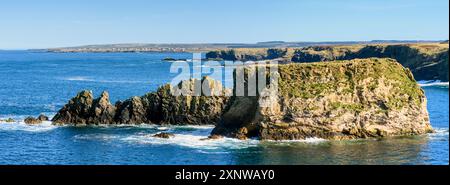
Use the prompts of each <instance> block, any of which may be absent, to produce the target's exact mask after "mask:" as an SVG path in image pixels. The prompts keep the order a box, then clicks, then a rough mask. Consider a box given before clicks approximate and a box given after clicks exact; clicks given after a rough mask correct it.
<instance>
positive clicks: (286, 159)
mask: <svg viewBox="0 0 450 185" xmlns="http://www.w3.org/2000/svg"><path fill="white" fill-rule="evenodd" d="M165 57H172V58H191V57H192V55H191V54H189V53H46V52H33V51H0V119H3V120H4V119H7V118H13V119H15V120H16V121H17V122H16V123H5V122H1V123H0V164H75V165H78V164H231V165H233V164H289V165H292V164H411V165H414V164H447V165H448V164H449V134H448V133H449V91H448V83H447V84H445V83H444V84H442V83H431V84H426V85H422V88H423V89H424V90H425V92H426V96H427V98H428V111H429V113H430V117H431V124H432V126H433V127H434V128H435V129H436V133H433V134H428V135H422V136H408V137H395V138H386V139H359V140H350V141H327V140H322V139H307V140H301V141H284V142H275V141H257V140H246V141H241V140H236V139H231V138H224V139H219V140H208V141H204V140H201V139H202V138H205V137H207V136H208V135H209V133H210V131H211V130H212V128H213V126H212V125H211V126H164V127H163V126H157V125H136V126H128V125H120V126H114V127H111V126H91V127H72V126H54V125H52V124H51V123H50V122H44V123H43V124H42V125H37V126H28V125H26V124H24V123H23V119H24V118H25V117H27V116H38V115H39V114H45V115H48V116H49V117H52V116H54V115H55V114H56V112H57V111H58V110H59V109H60V108H61V107H62V106H63V105H64V104H65V103H67V101H68V100H69V99H70V98H71V97H73V96H74V95H75V94H76V93H77V92H78V91H80V90H83V89H90V90H93V92H94V94H95V95H99V94H100V93H101V92H102V91H104V90H106V91H108V92H109V93H110V97H111V99H112V102H115V101H116V100H123V99H126V98H128V97H130V96H136V95H138V96H140V95H143V94H145V93H147V92H149V91H153V90H156V88H157V87H158V86H160V85H163V84H165V83H168V82H170V81H171V80H172V78H174V77H175V76H176V75H177V74H172V73H169V68H170V65H171V63H170V62H165V61H162V60H161V59H163V58H165ZM161 131H165V132H171V133H175V135H176V137H174V138H171V139H160V138H154V137H152V135H154V134H155V133H158V132H161Z"/></svg>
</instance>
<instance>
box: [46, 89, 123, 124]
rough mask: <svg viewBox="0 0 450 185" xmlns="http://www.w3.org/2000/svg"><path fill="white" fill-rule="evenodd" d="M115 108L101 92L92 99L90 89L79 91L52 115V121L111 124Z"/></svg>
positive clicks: (105, 94) (107, 96) (104, 93)
mask: <svg viewBox="0 0 450 185" xmlns="http://www.w3.org/2000/svg"><path fill="white" fill-rule="evenodd" d="M115 111H116V108H115V107H114V106H113V105H111V103H110V102H109V95H108V93H107V92H103V93H102V94H101V96H100V97H99V98H97V99H94V96H93V95H92V91H87V90H84V91H81V92H79V93H78V94H77V95H76V96H75V97H74V98H72V99H71V100H70V101H69V102H68V103H67V104H66V105H64V107H63V108H62V109H60V110H59V111H58V113H57V114H56V115H55V117H53V119H52V121H53V122H54V123H59V124H64V123H69V124H113V123H115V122H114V120H113V118H114V115H115Z"/></svg>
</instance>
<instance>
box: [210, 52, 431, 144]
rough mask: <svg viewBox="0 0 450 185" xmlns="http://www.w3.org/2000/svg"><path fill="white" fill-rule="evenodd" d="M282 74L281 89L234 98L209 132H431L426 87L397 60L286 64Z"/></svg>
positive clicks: (346, 135) (265, 135)
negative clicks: (424, 90) (419, 84)
mask: <svg viewBox="0 0 450 185" xmlns="http://www.w3.org/2000/svg"><path fill="white" fill-rule="evenodd" d="M249 70H250V69H249ZM278 73H279V88H278V92H271V91H270V90H269V88H266V89H265V90H264V91H263V92H262V93H261V94H265V95H264V96H261V95H259V96H256V97H233V99H232V101H231V102H230V104H231V105H230V106H229V107H228V108H227V110H226V111H225V112H224V114H223V116H222V119H221V122H220V123H219V124H218V125H217V126H216V128H215V129H214V130H213V131H212V133H211V134H212V135H223V136H227V137H236V138H240V139H245V138H251V137H256V138H259V139H268V140H295V139H306V138H312V137H317V138H325V139H338V140H339V139H352V138H367V137H386V136H397V135H414V134H423V133H428V132H432V128H431V126H430V123H429V117H428V112H427V109H426V98H425V94H424V92H423V90H422V89H421V88H420V87H419V86H418V85H417V83H416V81H415V80H414V78H413V76H412V74H411V72H410V71H409V70H408V69H406V68H403V67H402V66H401V65H400V64H399V63H397V62H396V61H395V60H392V59H377V58H371V59H358V60H351V61H336V62H327V63H324V62H319V63H308V64H306V63H304V64H288V65H279V72H278ZM262 104H264V105H270V106H261V105H262Z"/></svg>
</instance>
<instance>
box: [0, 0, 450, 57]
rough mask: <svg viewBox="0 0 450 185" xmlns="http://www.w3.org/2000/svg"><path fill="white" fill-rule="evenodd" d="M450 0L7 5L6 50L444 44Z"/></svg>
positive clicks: (2, 23)
mask: <svg viewBox="0 0 450 185" xmlns="http://www.w3.org/2000/svg"><path fill="white" fill-rule="evenodd" d="M448 3H449V2H448V0H432V1H428V0H226V1H225V0H126V1H125V0H117V1H115V0H39V1H36V0H2V1H1V2H0V49H25V48H48V47H61V46H77V45H86V44H109V43H206V42H208V43H210V42H240V43H247V42H248V43H252V42H258V41H271V40H283V41H348V40H358V41H361V40H378V39H397V40H442V39H448V35H449V23H448V22H449V4H448Z"/></svg>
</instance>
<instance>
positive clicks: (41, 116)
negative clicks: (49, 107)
mask: <svg viewBox="0 0 450 185" xmlns="http://www.w3.org/2000/svg"><path fill="white" fill-rule="evenodd" d="M37 119H38V120H40V121H48V120H49V118H48V117H47V116H45V115H43V114H41V115H39V116H38V117H37Z"/></svg>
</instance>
